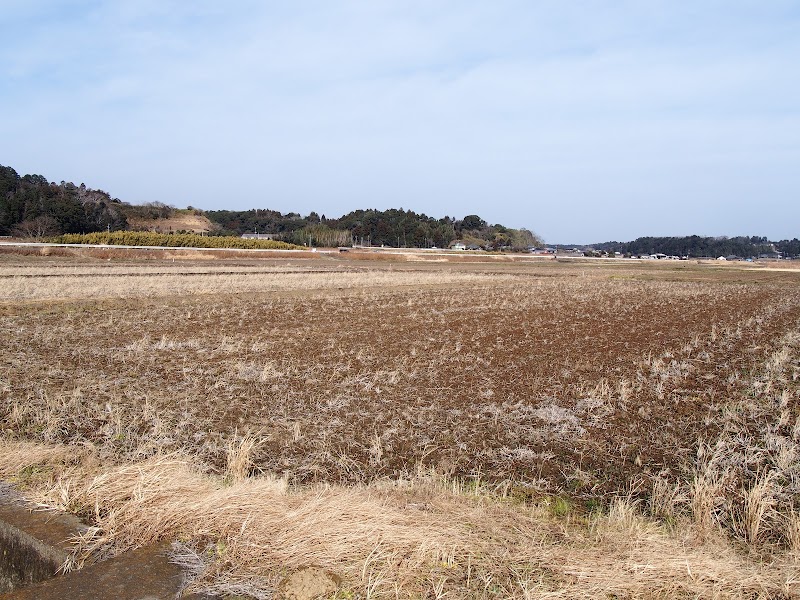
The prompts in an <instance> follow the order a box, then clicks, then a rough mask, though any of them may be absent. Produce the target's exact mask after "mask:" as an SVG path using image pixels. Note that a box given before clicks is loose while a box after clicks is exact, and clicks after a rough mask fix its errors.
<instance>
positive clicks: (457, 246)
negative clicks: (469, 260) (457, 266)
mask: <svg viewBox="0 0 800 600" xmlns="http://www.w3.org/2000/svg"><path fill="white" fill-rule="evenodd" d="M450 249H451V250H466V249H467V247H466V246H465V245H464V244H462V243H461V242H456V243H455V244H453V245H452V246H450Z"/></svg>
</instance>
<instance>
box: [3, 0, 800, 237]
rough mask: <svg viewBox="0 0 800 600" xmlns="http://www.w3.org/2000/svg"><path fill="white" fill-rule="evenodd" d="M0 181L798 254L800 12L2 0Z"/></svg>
mask: <svg viewBox="0 0 800 600" xmlns="http://www.w3.org/2000/svg"><path fill="white" fill-rule="evenodd" d="M0 6H2V10H0V31H2V32H3V34H2V36H0V164H3V165H6V166H11V167H13V168H14V169H15V170H17V172H19V173H20V174H21V175H22V174H26V173H38V174H42V175H44V176H45V177H46V178H47V179H49V180H50V181H56V182H60V181H62V180H64V181H72V182H74V183H76V184H79V183H85V184H86V185H87V186H89V187H92V188H95V189H103V190H105V191H107V192H109V193H110V194H111V195H112V196H114V197H118V198H120V199H121V200H123V201H126V202H132V203H141V202H150V201H158V202H165V203H167V204H172V205H175V206H177V207H186V206H189V205H191V206H194V207H197V208H202V209H206V210H211V209H230V210H246V209H250V208H269V209H273V210H279V211H281V212H284V213H287V212H297V213H300V214H303V215H306V214H308V213H309V212H311V211H316V212H317V213H319V214H325V215H326V216H328V217H338V216H341V215H343V214H346V213H348V212H350V211H351V210H355V209H359V208H363V209H366V208H376V209H381V210H382V209H387V208H404V209H410V210H414V211H415V212H421V213H425V214H427V215H429V216H432V217H437V218H439V217H443V216H446V215H447V216H452V217H456V218H462V217H463V216H465V215H468V214H477V215H479V216H481V217H482V218H483V219H485V220H486V221H488V222H489V223H500V224H503V225H506V226H508V227H526V228H528V229H531V230H532V231H534V232H535V233H537V234H538V235H540V236H541V237H542V238H544V239H545V240H546V241H548V242H550V243H591V242H600V241H609V240H618V241H628V240H632V239H634V238H636V237H640V236H651V235H652V236H662V235H663V236H680V235H692V234H697V235H712V236H722V235H727V236H734V235H766V236H767V237H769V238H770V239H773V240H779V239H785V238H793V237H800V1H788V0H787V1H783V0H758V1H740V0H690V1H685V0H640V1H626V0H618V1H611V0H607V1H590V0H571V1H569V2H564V1H556V0H553V1H545V0H519V1H517V0H493V1H492V2H487V1H485V0H480V1H477V0H461V1H454V0H404V1H394V0H385V1H381V0H372V1H367V0H363V1H356V0H352V1H351V0H341V1H336V0H296V1H294V2H275V1H270V0H228V1H227V2H220V1H219V0H214V1H210V0H194V1H192V2H186V1H183V0H114V1H105V0H2V1H1V2H0Z"/></svg>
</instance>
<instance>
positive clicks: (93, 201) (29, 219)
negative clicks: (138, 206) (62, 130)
mask: <svg viewBox="0 0 800 600" xmlns="http://www.w3.org/2000/svg"><path fill="white" fill-rule="evenodd" d="M127 225H128V223H127V218H126V216H125V212H124V209H123V208H122V203H121V202H120V201H119V200H118V199H116V198H114V199H112V198H111V197H110V196H109V195H108V194H107V193H106V192H104V191H102V190H92V189H90V188H87V187H86V186H85V185H84V184H81V185H79V186H76V185H75V184H73V183H66V182H63V181H62V182H61V183H60V184H56V183H50V182H48V181H47V179H45V178H44V177H43V176H42V175H25V176H22V177H20V176H19V175H18V174H17V172H16V171H15V170H14V169H12V168H11V167H4V166H2V165H0V235H17V236H20V237H35V238H42V237H47V236H52V235H57V234H61V233H83V232H90V231H100V230H106V231H115V230H118V229H125V228H126V227H127Z"/></svg>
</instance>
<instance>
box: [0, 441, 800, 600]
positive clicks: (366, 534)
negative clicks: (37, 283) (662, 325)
mask: <svg viewBox="0 0 800 600" xmlns="http://www.w3.org/2000/svg"><path fill="white" fill-rule="evenodd" d="M1 447H2V453H0V457H2V458H1V459H0V473H2V476H3V477H4V478H10V479H12V480H15V479H16V480H17V481H20V477H23V480H22V481H20V483H21V484H22V485H25V486H26V491H27V493H28V495H29V496H30V497H32V498H35V499H36V500H38V501H39V502H41V503H43V504H48V505H52V506H59V507H62V508H67V509H70V510H73V511H77V512H79V513H80V514H83V515H84V516H87V515H91V519H92V521H93V522H94V524H95V528H94V529H92V530H91V532H90V533H89V534H87V535H86V536H85V537H84V538H82V539H81V540H77V543H78V545H77V548H76V552H77V555H78V558H79V559H81V558H85V557H87V556H89V555H95V556H96V555H97V554H98V553H99V554H101V555H102V554H105V553H110V552H112V553H113V552H119V551H122V550H124V549H126V548H132V547H137V546H140V545H143V544H147V543H150V542H154V541H156V540H162V539H182V540H189V541H184V542H183V543H182V544H180V545H179V546H177V548H176V552H177V553H178V554H179V555H180V557H181V558H180V560H181V561H182V562H184V563H190V562H194V564H195V566H196V567H197V571H198V579H197V580H196V581H195V582H194V583H193V588H195V589H204V588H210V589H214V590H217V591H226V590H227V591H230V590H238V591H240V592H241V591H248V590H249V593H250V594H251V595H253V596H254V597H268V596H269V594H271V593H273V592H274V591H275V590H277V589H278V587H279V586H280V582H281V581H282V580H283V579H284V578H285V577H286V575H287V574H288V573H291V572H294V571H296V570H299V569H302V568H304V567H307V566H310V565H313V566H316V567H319V568H321V569H323V570H325V571H327V572H330V573H333V574H335V575H337V577H338V578H340V581H341V589H342V590H346V591H349V593H352V594H354V595H356V596H358V597H373V598H384V597H394V598H396V597H401V598H416V597H421V596H433V597H436V595H437V594H438V595H439V596H440V597H441V596H443V595H456V596H461V597H463V596H470V597H484V598H494V597H496V598H540V597H564V598H594V597H598V596H608V595H615V596H616V597H643V596H648V597H658V596H661V597H695V598H719V597H732V598H735V597H752V596H759V595H760V596H762V597H789V596H792V595H793V594H794V593H795V592H797V588H796V587H795V585H796V584H795V583H793V582H794V578H795V577H796V564H795V563H794V562H793V561H792V560H791V559H790V558H788V557H779V556H776V557H773V559H772V560H771V561H770V562H769V563H768V564H759V563H758V562H753V561H749V560H748V559H747V557H746V556H741V555H739V554H737V553H736V552H735V551H734V550H733V549H732V548H729V547H726V545H725V542H724V541H720V540H719V539H714V540H713V543H711V544H703V543H700V544H698V543H697V541H696V539H693V538H691V537H688V536H686V533H687V531H689V530H686V531H683V530H682V531H680V532H679V533H678V534H675V533H670V532H669V531H668V530H666V529H665V528H664V527H663V526H661V525H659V524H658V523H657V522H654V521H650V520H647V519H645V518H644V517H642V516H641V513H640V512H639V511H638V510H637V507H636V506H635V504H633V503H631V501H630V500H626V499H625V498H618V499H616V500H615V501H614V502H612V503H611V506H610V508H609V510H608V512H607V513H603V514H600V513H595V514H593V515H591V516H588V517H581V516H579V515H569V516H568V517H554V516H553V514H552V512H550V511H548V510H547V509H546V508H545V507H543V506H542V505H537V504H534V505H527V506H525V505H517V504H509V503H508V501H507V500H504V499H503V498H501V497H497V496H494V495H492V494H490V493H487V491H486V490H485V489H482V488H478V489H475V488H472V489H470V492H469V493H464V492H463V491H462V492H461V493H454V492H453V491H452V490H453V486H452V485H451V484H450V483H449V482H446V481H443V480H441V478H439V477H435V476H431V475H427V476H424V475H420V476H418V477H417V478H415V479H413V480H409V481H402V482H388V481H387V482H375V483H373V484H371V485H368V486H357V487H348V488H342V487H339V486H322V487H313V488H310V489H303V488H300V489H292V488H290V487H289V486H287V484H286V481H285V480H276V479H274V478H272V477H263V476H262V477H254V478H253V477H250V478H243V479H241V480H238V481H235V482H231V483H228V482H227V480H225V479H223V478H219V477H209V476H207V475H203V474H201V473H199V472H197V470H196V469H195V468H194V467H193V466H192V464H191V459H189V458H188V457H182V456H180V455H175V454H172V455H164V456H156V457H153V458H150V459H147V460H145V461H142V462H139V463H132V464H121V465H119V466H100V465H99V463H98V462H97V461H96V460H93V459H96V458H97V457H92V456H91V453H90V452H87V453H85V454H84V459H83V461H76V459H75V457H74V455H73V456H69V455H66V454H65V453H64V452H63V449H53V448H43V447H39V446H33V445H31V444H26V443H17V442H14V443H9V442H3V443H2V445H1ZM23 455H25V456H29V457H30V458H29V459H28V460H27V461H22V462H21V461H20V457H21V456H23ZM23 463H24V464H23ZM34 469H39V470H41V471H43V472H48V473H50V474H51V475H50V477H49V479H48V480H46V481H42V480H40V481H38V482H36V483H35V484H32V483H31V481H30V479H29V478H28V479H24V475H20V473H22V474H24V473H26V472H28V473H29V472H31V471H32V470H34Z"/></svg>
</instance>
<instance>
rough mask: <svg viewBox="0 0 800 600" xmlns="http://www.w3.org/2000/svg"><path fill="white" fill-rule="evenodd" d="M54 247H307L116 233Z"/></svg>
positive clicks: (76, 237)
mask: <svg viewBox="0 0 800 600" xmlns="http://www.w3.org/2000/svg"><path fill="white" fill-rule="evenodd" d="M48 241H49V242H51V243H54V244H96V245H107V246H165V247H170V248H237V249H243V250H305V249H306V248H304V247H303V246H298V245H296V244H288V243H286V242H278V241H275V240H253V239H244V238H237V237H231V236H204V235H197V234H195V233H155V232H151V231H112V232H95V233H66V234H64V235H60V236H58V237H54V238H51V239H50V240H48Z"/></svg>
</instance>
